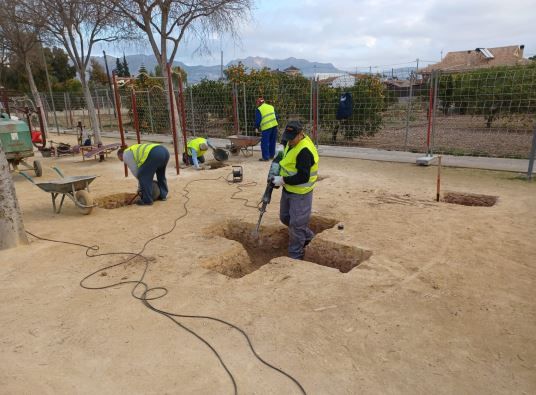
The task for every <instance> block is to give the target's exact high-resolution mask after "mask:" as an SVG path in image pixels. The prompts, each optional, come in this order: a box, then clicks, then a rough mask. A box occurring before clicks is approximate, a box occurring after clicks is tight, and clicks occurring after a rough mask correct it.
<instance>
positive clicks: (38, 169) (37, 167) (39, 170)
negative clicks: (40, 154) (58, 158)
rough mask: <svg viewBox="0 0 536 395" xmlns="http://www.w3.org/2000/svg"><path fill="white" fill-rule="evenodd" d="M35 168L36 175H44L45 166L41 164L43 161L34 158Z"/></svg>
mask: <svg viewBox="0 0 536 395" xmlns="http://www.w3.org/2000/svg"><path fill="white" fill-rule="evenodd" d="M33 168H34V172H35V176H36V177H41V176H42V175H43V166H41V162H39V161H38V160H34V163H33Z"/></svg>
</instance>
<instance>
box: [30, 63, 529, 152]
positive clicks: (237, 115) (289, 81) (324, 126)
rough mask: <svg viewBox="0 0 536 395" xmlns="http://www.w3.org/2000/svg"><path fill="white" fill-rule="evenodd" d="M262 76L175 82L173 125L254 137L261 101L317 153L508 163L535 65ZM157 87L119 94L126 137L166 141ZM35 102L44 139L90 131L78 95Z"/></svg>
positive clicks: (110, 103)
mask: <svg viewBox="0 0 536 395" xmlns="http://www.w3.org/2000/svg"><path fill="white" fill-rule="evenodd" d="M258 75H259V76H260V75H261V73H259V74H258ZM262 75H263V77H262V78H258V79H255V78H248V79H246V80H245V81H238V82H237V81H235V82H229V81H210V80H204V81H201V82H199V83H196V84H186V85H185V86H184V87H183V89H182V92H181V89H177V82H175V88H176V91H175V95H176V100H177V104H178V112H177V114H176V117H177V120H178V121H177V123H179V120H182V117H181V112H183V113H184V119H185V120H184V121H181V122H180V124H181V125H182V126H183V127H185V129H186V131H187V134H188V135H193V136H206V137H227V136H230V135H233V134H245V135H250V136H251V135H258V134H259V132H257V131H255V110H256V104H255V101H256V99H257V98H258V97H263V98H264V99H265V100H266V102H268V103H270V104H272V105H273V106H274V107H275V110H276V113H277V115H278V120H279V125H280V128H283V127H284V125H285V124H286V123H287V122H288V121H289V120H295V119H298V120H300V121H302V123H303V124H304V125H305V128H306V131H307V132H308V133H309V134H310V135H311V136H312V137H313V138H314V140H315V141H316V142H317V143H319V144H328V145H345V146H359V147H370V148H379V149H387V150H401V151H413V152H431V153H432V152H433V153H443V154H452V155H474V156H492V157H509V158H527V157H528V155H529V152H530V147H531V138H532V131H533V128H534V124H535V116H536V64H534V65H528V66H516V67H500V68H489V69H477V70H467V71H456V72H449V71H435V72H432V73H418V74H417V73H415V72H411V73H406V74H405V75H404V76H398V77H397V76H396V75H394V73H393V74H392V75H390V76H389V77H388V78H385V77H382V76H380V75H372V74H345V75H334V76H331V77H328V78H323V79H320V78H318V77H317V78H305V77H303V76H300V75H297V76H288V75H286V74H284V73H281V72H278V71H277V72H276V71H274V72H272V73H268V74H266V73H264V74H262ZM267 75H268V77H267ZM164 85H165V84H164V82H163V81H162V80H159V81H157V82H154V81H153V82H152V83H147V82H146V81H145V82H144V83H136V84H135V85H133V86H131V87H129V86H126V87H122V88H120V96H121V107H120V108H121V114H122V118H123V126H124V128H125V129H126V130H127V131H128V132H134V131H136V129H139V131H140V133H142V134H170V133H171V129H172V128H171V124H170V114H169V110H168V101H169V97H168V96H167V92H166V89H165V86H164ZM92 94H93V95H92V100H93V103H94V106H95V108H96V111H97V112H98V117H97V119H98V122H99V124H100V127H101V130H104V131H116V130H118V123H117V117H116V111H117V110H116V109H115V106H114V95H113V94H112V92H111V91H110V90H108V89H100V90H95V91H94V92H92ZM26 98H27V100H29V101H30V102H31V99H28V96H26ZM42 99H43V103H44V106H45V107H46V108H45V114H46V117H47V121H48V122H47V123H48V127H49V130H50V131H53V130H54V128H55V126H56V123H57V124H58V127H59V128H61V129H68V128H74V127H76V125H77V123H78V122H79V121H81V122H82V123H83V125H85V126H86V127H91V126H92V125H91V123H90V118H89V115H88V113H87V109H86V105H85V99H84V97H83V95H82V94H73V93H66V92H65V93H64V92H55V93H53V96H52V97H51V96H50V95H46V94H44V95H42ZM52 100H54V103H52ZM19 101H21V99H20V98H19ZM22 101H24V100H22ZM53 104H54V105H53ZM53 108H55V110H56V117H54V116H53V115H54V114H53Z"/></svg>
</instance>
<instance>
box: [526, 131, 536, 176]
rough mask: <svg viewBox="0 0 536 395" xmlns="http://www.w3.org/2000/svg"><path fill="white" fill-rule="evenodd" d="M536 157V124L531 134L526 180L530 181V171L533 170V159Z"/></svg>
mask: <svg viewBox="0 0 536 395" xmlns="http://www.w3.org/2000/svg"><path fill="white" fill-rule="evenodd" d="M535 156H536V124H535V125H534V131H533V133H532V148H531V150H530V156H529V169H528V171H527V179H528V180H529V181H532V170H533V169H534V159H535Z"/></svg>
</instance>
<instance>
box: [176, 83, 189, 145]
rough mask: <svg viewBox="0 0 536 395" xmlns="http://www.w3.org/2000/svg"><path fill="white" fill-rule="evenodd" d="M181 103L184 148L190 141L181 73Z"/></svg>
mask: <svg viewBox="0 0 536 395" xmlns="http://www.w3.org/2000/svg"><path fill="white" fill-rule="evenodd" d="M178 94H179V102H178V105H180V108H181V112H180V115H181V120H182V142H183V144H184V147H186V145H187V144H188V140H187V139H186V104H185V103H184V89H183V86H182V76H181V75H180V73H179V92H178Z"/></svg>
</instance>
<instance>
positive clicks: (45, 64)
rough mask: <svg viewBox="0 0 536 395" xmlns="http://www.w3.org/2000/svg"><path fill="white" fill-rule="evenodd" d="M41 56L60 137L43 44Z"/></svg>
mask: <svg viewBox="0 0 536 395" xmlns="http://www.w3.org/2000/svg"><path fill="white" fill-rule="evenodd" d="M41 56H42V57H43V64H44V66H45V75H46V77H47V85H48V94H49V95H50V101H51V102H52V113H53V114H54V123H55V124H56V131H57V132H58V136H59V135H60V127H59V125H58V117H57V116H56V105H55V104H54V96H52V88H51V87H50V78H49V76H48V66H47V60H46V58H45V50H44V48H43V43H41Z"/></svg>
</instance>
